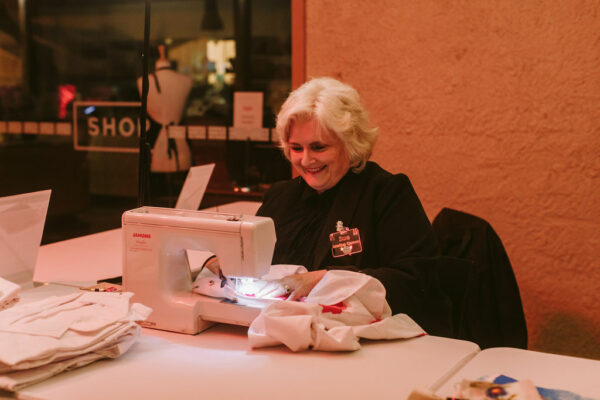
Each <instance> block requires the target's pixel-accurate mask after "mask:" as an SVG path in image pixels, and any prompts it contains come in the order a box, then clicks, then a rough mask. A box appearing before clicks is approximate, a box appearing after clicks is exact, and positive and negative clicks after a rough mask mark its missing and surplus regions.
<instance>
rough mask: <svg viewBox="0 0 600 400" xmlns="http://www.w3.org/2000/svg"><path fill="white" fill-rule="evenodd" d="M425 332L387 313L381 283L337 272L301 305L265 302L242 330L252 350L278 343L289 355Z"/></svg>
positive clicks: (351, 347)
mask: <svg viewBox="0 0 600 400" xmlns="http://www.w3.org/2000/svg"><path fill="white" fill-rule="evenodd" d="M425 334H426V333H425V331H423V329H422V328H421V327H420V326H419V325H417V323H416V322H414V321H413V320H412V319H411V318H410V317H409V316H408V315H406V314H396V315H394V316H392V315H391V309H390V307H389V305H388V304H387V301H386V300H385V288H384V286H383V285H382V284H381V282H379V281H378V280H377V279H375V278H373V277H371V276H369V275H366V274H362V273H357V272H352V271H343V270H339V271H328V272H327V273H326V274H325V275H324V276H323V278H322V279H321V281H320V282H319V283H318V284H317V285H316V286H315V287H314V288H313V290H312V291H311V292H310V293H309V295H308V296H307V297H306V299H305V301H304V302H295V301H278V302H273V303H271V304H269V305H268V306H267V307H265V308H264V309H263V310H262V312H261V313H260V314H259V316H258V317H257V318H256V319H255V320H254V321H253V322H252V324H251V325H250V328H249V330H248V338H249V341H250V345H251V346H252V347H253V348H258V347H267V346H276V345H280V344H284V345H285V346H287V347H288V348H290V349H291V350H292V351H301V350H307V349H309V348H312V349H313V350H324V351H349V350H358V349H359V348H360V344H359V339H360V338H366V339H402V338H411V337H416V336H422V335H425Z"/></svg>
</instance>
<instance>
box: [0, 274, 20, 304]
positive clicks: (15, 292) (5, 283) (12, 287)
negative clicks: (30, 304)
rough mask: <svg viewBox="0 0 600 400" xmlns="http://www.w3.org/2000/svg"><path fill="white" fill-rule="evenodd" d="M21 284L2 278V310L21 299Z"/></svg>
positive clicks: (0, 282) (0, 284) (0, 298)
mask: <svg viewBox="0 0 600 400" xmlns="http://www.w3.org/2000/svg"><path fill="white" fill-rule="evenodd" d="M20 290H21V286H19V285H17V284H16V283H13V282H11V281H9V280H6V279H4V278H0V311H2V310H4V309H6V308H8V307H11V306H13V305H15V304H16V303H17V302H18V301H19V291H20Z"/></svg>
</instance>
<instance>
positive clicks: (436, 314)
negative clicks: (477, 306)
mask: <svg viewBox="0 0 600 400" xmlns="http://www.w3.org/2000/svg"><path fill="white" fill-rule="evenodd" d="M257 215H262V216H268V217H271V218H272V219H273V220H274V222H275V230H276V234H277V243H276V245H275V252H274V256H273V264H299V265H304V266H305V267H307V269H309V270H315V269H322V268H326V269H347V270H355V271H361V272H364V273H367V274H369V275H371V276H374V277H375V278H377V279H379V280H380V281H381V282H382V283H383V285H384V286H385V288H386V291H387V294H386V298H387V300H388V303H389V304H390V306H391V308H392V311H393V312H394V313H400V312H402V313H406V314H408V315H409V316H410V317H411V318H413V319H414V320H415V321H416V322H417V323H419V324H420V325H421V326H422V327H423V328H424V329H425V330H426V331H428V332H429V333H431V334H435V335H444V336H448V335H450V327H449V325H450V303H449V299H448V297H447V296H446V295H445V294H444V293H443V292H442V291H441V290H440V284H439V281H438V273H437V269H438V266H439V257H438V255H439V249H438V243H437V240H436V238H435V235H434V233H433V230H432V228H431V224H430V222H429V220H428V218H427V215H426V214H425V211H424V210H423V207H422V205H421V202H420V201H419V199H418V197H417V195H416V193H415V191H414V189H413V187H412V185H411V183H410V181H409V179H408V177H407V176H406V175H403V174H398V175H393V174H391V173H389V172H387V171H385V170H383V169H382V168H381V167H379V166H378V165H377V164H375V163H373V162H369V163H367V166H366V167H365V169H364V170H363V171H361V172H360V173H359V174H356V173H353V172H351V171H349V172H348V173H347V174H346V175H345V176H344V177H343V178H342V179H341V180H340V182H339V183H338V184H337V185H336V186H335V187H334V188H332V189H329V190H327V191H326V192H324V193H323V194H321V195H319V194H317V193H316V192H315V191H314V190H313V189H312V188H310V187H309V186H308V185H307V184H306V183H305V182H304V181H303V180H302V179H301V178H300V177H297V178H295V179H292V180H290V181H286V182H280V183H277V184H275V185H273V187H272V188H271V190H270V191H269V192H268V193H267V194H266V195H265V199H264V202H263V205H262V206H261V208H260V209H259V210H258V212H257ZM337 221H342V222H343V224H344V226H346V227H348V228H358V230H359V234H360V238H361V241H362V248H363V251H362V252H360V253H357V254H352V255H348V256H343V257H339V258H336V257H333V255H332V251H331V243H330V241H329V234H330V233H332V232H335V228H336V222H337Z"/></svg>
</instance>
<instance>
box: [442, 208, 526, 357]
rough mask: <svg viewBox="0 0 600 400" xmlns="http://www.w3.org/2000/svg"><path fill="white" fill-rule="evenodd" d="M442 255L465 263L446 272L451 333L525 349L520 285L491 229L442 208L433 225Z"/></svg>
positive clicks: (486, 343)
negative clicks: (467, 265) (452, 327)
mask: <svg viewBox="0 0 600 400" xmlns="http://www.w3.org/2000/svg"><path fill="white" fill-rule="evenodd" d="M432 225H433V230H434V231H435V233H436V235H437V238H438V240H439V242H440V247H441V251H442V255H444V256H447V257H454V258H459V259H462V260H467V261H469V262H470V263H471V266H470V268H469V267H463V268H461V269H460V270H452V271H450V270H445V271H443V275H446V276H447V277H449V279H446V280H445V281H444V279H443V276H442V281H444V282H445V286H446V289H447V291H448V292H449V293H448V294H449V295H450V297H452V299H453V302H454V304H455V310H454V312H453V316H454V335H455V336H456V337H457V338H459V339H465V340H469V341H473V342H476V343H477V344H479V346H480V347H481V348H482V349H484V348H489V347H501V346H508V347H518V348H527V325H526V323H525V315H524V313H523V305H522V303H521V296H520V294H519V287H518V285H517V281H516V279H515V275H514V272H513V269H512V266H511V264H510V261H509V259H508V255H507V254H506V251H505V249H504V246H503V245H502V241H501V240H500V238H499V237H498V235H497V234H496V232H495V231H494V229H493V228H492V227H491V226H490V224H489V223H487V222H486V221H485V220H483V219H481V218H479V217H476V216H474V215H470V214H467V213H464V212H461V211H456V210H452V209H449V208H444V209H443V210H442V211H440V213H439V214H438V215H437V216H436V217H435V219H434V221H433V224H432Z"/></svg>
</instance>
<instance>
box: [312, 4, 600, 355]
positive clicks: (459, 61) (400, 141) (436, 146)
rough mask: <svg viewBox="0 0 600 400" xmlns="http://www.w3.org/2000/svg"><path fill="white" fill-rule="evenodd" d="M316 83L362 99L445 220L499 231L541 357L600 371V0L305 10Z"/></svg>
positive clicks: (387, 147) (392, 162)
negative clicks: (474, 220) (463, 217)
mask: <svg viewBox="0 0 600 400" xmlns="http://www.w3.org/2000/svg"><path fill="white" fill-rule="evenodd" d="M306 75H307V77H314V76H325V75H329V76H334V77H337V78H339V79H342V80H344V81H346V82H348V83H350V84H352V85H353V86H355V87H356V88H357V89H358V91H359V92H360V93H361V94H362V96H363V100H364V103H365V105H366V107H367V109H368V110H369V111H370V113H371V116H372V120H373V122H374V124H376V125H377V126H379V127H380V139H379V142H378V144H377V146H376V150H375V153H374V156H373V159H374V160H375V161H377V162H379V163H380V164H381V165H382V166H383V167H385V168H387V169H388V170H390V171H392V172H404V173H406V174H408V175H409V177H410V178H411V180H412V182H413V184H414V186H415V188H416V190H417V193H418V194H419V195H420V197H421V200H422V201H423V205H424V206H425V209H426V211H427V213H428V215H429V216H430V218H432V219H433V217H435V215H436V214H437V213H438V211H439V210H440V209H441V208H442V207H452V208H456V209H459V210H463V211H466V212H469V213H472V214H475V215H478V216H480V217H483V218H484V219H486V220H488V221H489V222H490V223H491V224H492V226H493V227H494V228H495V230H496V231H497V232H498V234H499V235H500V237H501V238H502V240H503V242H504V245H505V247H506V249H507V252H508V255H509V257H510V259H511V262H512V264H513V268H514V270H515V274H516V276H517V280H518V283H519V286H520V289H521V296H522V299H523V303H524V308H525V314H526V317H527V323H528V328H529V332H530V349H533V350H540V351H548V352H556V353H564V354H574V355H581V356H587V357H591V358H600V261H599V258H600V196H599V194H600V189H599V186H600V7H599V3H598V1H592V0H589V1H585V0H582V1H577V0H576V1H573V0H557V1H551V2H542V1H526V2H524V1H521V0H507V1H483V2H479V1H472V2H464V1H459V2H457V1H452V0H437V1H436V0H419V1H396V0H389V1H384V0H378V1H364V0H343V1H342V0H340V1H321V0H306Z"/></svg>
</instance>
